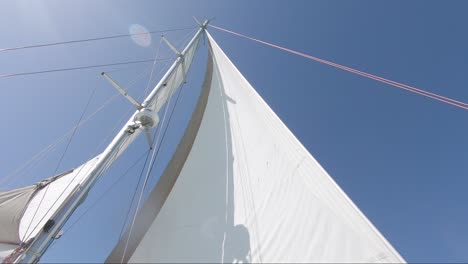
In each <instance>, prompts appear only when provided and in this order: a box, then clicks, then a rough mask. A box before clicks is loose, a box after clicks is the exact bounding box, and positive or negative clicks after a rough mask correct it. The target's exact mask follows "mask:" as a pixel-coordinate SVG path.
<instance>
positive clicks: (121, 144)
mask: <svg viewBox="0 0 468 264" xmlns="http://www.w3.org/2000/svg"><path fill="white" fill-rule="evenodd" d="M207 24H208V20H206V21H205V22H204V23H203V24H200V28H199V29H198V31H197V32H196V33H195V35H194V36H193V37H192V39H191V40H190V42H189V43H188V44H187V46H186V47H185V48H184V50H183V51H182V52H180V53H177V55H178V57H177V59H176V60H175V62H174V63H173V64H172V66H171V67H170V68H169V70H168V71H167V72H166V74H165V75H164V76H163V77H162V79H161V80H160V81H159V83H158V84H157V85H156V86H155V88H154V89H153V90H152V91H151V93H150V94H149V95H148V96H147V98H146V99H145V100H144V102H143V103H142V104H141V107H138V108H137V111H135V113H134V114H133V115H132V117H130V119H129V120H128V122H127V123H126V124H125V125H124V126H123V128H122V129H121V130H120V132H119V133H118V134H117V135H116V136H115V137H114V139H113V140H112V142H111V143H110V144H109V145H108V146H107V148H106V149H105V150H104V152H103V153H102V154H101V155H100V156H99V160H98V161H97V163H96V165H95V167H94V168H93V169H92V170H91V171H90V173H89V176H88V178H87V179H86V180H85V181H84V182H83V183H82V184H81V185H79V186H77V187H76V188H75V189H74V190H73V191H72V194H71V195H70V196H69V198H68V199H67V201H66V202H65V203H64V204H63V205H62V206H61V207H60V208H59V209H58V210H57V212H56V213H55V214H54V215H53V216H52V217H51V218H50V219H49V221H48V222H47V223H46V224H45V225H44V227H43V228H42V230H41V231H40V233H39V234H38V235H37V236H36V237H35V238H34V240H33V241H32V242H31V244H30V245H29V247H28V248H27V249H26V250H25V252H24V253H23V255H22V256H20V257H19V258H18V259H17V260H16V262H21V263H36V262H38V261H39V259H40V258H41V256H42V255H43V254H44V253H45V251H46V250H47V248H48V246H49V245H50V244H51V243H52V241H53V240H54V239H56V238H57V237H58V236H60V234H59V232H60V230H61V228H62V227H63V225H64V224H65V223H66V221H67V220H68V218H69V217H70V216H71V214H72V213H73V212H74V211H75V209H76V208H77V207H78V206H79V205H80V204H81V202H83V201H84V199H85V198H86V195H87V193H88V192H89V190H90V189H91V188H92V187H93V185H94V183H95V182H96V180H97V179H98V178H99V177H100V176H101V175H102V174H103V173H104V172H105V171H106V170H107V169H108V168H109V167H110V165H112V163H113V162H114V161H115V160H116V159H117V158H118V157H119V156H120V154H122V153H123V152H124V151H125V150H126V149H127V147H128V146H129V145H130V144H131V143H132V142H133V141H134V140H135V138H136V137H138V135H139V134H140V133H141V132H142V131H145V130H148V129H149V128H151V127H155V126H157V123H158V121H159V118H158V116H157V111H159V107H158V106H157V101H158V92H159V90H161V89H164V88H165V87H166V85H167V82H168V81H169V80H170V78H171V77H172V76H173V74H174V73H175V72H176V71H177V70H178V66H179V65H181V66H182V69H183V71H184V80H185V74H186V66H185V55H186V54H187V52H188V51H189V50H190V49H191V48H192V46H194V45H196V44H197V43H198V40H199V38H200V36H201V34H202V33H203V32H204V30H205V28H206V26H207ZM187 70H188V69H187ZM176 85H177V84H176ZM176 88H178V87H176ZM158 103H161V102H158ZM162 103H164V102H162Z"/></svg>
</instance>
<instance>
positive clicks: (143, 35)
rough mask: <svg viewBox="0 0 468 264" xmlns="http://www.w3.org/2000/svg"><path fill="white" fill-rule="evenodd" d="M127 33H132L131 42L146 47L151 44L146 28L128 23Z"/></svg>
mask: <svg viewBox="0 0 468 264" xmlns="http://www.w3.org/2000/svg"><path fill="white" fill-rule="evenodd" d="M128 31H129V33H130V34H132V36H131V38H132V40H133V42H135V43H136V44H137V45H139V46H142V47H148V46H149V45H151V34H149V32H148V30H147V29H146V28H145V27H144V26H142V25H139V24H133V25H130V27H129V29H128Z"/></svg>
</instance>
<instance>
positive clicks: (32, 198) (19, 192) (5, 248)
mask: <svg viewBox="0 0 468 264" xmlns="http://www.w3.org/2000/svg"><path fill="white" fill-rule="evenodd" d="M97 160H98V157H96V158H94V159H91V160H90V161H88V162H86V163H84V164H83V165H81V166H79V167H77V168H75V169H73V170H70V171H67V172H65V173H62V174H59V175H57V176H54V177H52V178H49V179H46V180H43V181H41V182H39V183H37V184H34V185H31V186H27V187H24V188H20V189H15V190H11V191H8V192H2V193H0V261H1V260H2V258H5V257H7V256H8V255H9V254H11V253H12V252H13V250H14V249H16V248H17V247H18V246H20V244H22V243H24V242H28V241H29V240H30V239H32V238H34V237H35V236H36V235H37V234H38V233H39V232H40V231H41V229H42V228H43V226H44V224H45V223H46V222H47V221H48V220H49V219H50V218H51V217H52V216H53V215H54V214H55V213H56V211H57V210H58V209H59V208H60V206H62V204H63V203H65V202H66V200H67V198H69V197H70V195H72V194H73V192H74V190H75V189H76V187H77V186H78V185H79V184H80V183H82V182H83V181H84V180H85V179H86V178H87V177H88V176H89V171H90V170H91V169H92V168H93V167H94V165H95V164H96V161H97Z"/></svg>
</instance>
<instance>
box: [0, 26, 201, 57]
mask: <svg viewBox="0 0 468 264" xmlns="http://www.w3.org/2000/svg"><path fill="white" fill-rule="evenodd" d="M193 28H195V27H193V26H192V27H183V28H174V29H166V30H154V31H148V32H143V33H133V34H122V35H113V36H104V37H96V38H86V39H76V40H69V41H60V42H51V43H44V44H36V45H27V46H18V47H12V48H3V49H0V52H4V51H13V50H22V49H30V48H40V47H50V46H57V45H64V44H73V43H82V42H90V41H98V40H107V39H115V38H122V37H131V36H135V35H147V34H156V33H164V32H173V31H182V30H187V29H193Z"/></svg>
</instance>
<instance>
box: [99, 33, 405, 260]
mask: <svg viewBox="0 0 468 264" xmlns="http://www.w3.org/2000/svg"><path fill="white" fill-rule="evenodd" d="M207 35H208V39H209V43H210V46H211V55H210V60H211V59H212V61H209V63H208V67H207V71H208V72H207V75H206V79H205V84H204V86H205V87H204V88H203V90H202V95H201V96H200V99H199V103H198V105H197V108H196V110H195V112H194V114H193V116H192V120H191V123H190V124H189V127H188V131H187V132H186V134H185V135H184V137H183V139H182V141H181V143H180V144H179V147H178V150H177V151H176V153H175V154H174V157H173V159H172V161H171V163H170V164H169V166H168V168H167V169H166V171H165V172H164V174H163V175H162V176H161V179H160V182H159V183H158V184H157V186H156V188H155V189H154V190H153V192H152V193H151V195H150V198H149V199H148V201H147V202H146V204H145V205H144V207H143V208H142V210H141V213H140V214H139V216H138V218H137V221H136V224H135V230H134V231H133V233H132V236H130V239H128V232H127V234H126V236H125V237H124V238H122V240H121V241H120V242H119V243H118V245H117V246H116V248H115V249H114V251H113V252H112V254H111V255H110V256H109V258H108V259H107V261H108V262H120V261H124V262H126V261H129V262H230V263H232V262H290V263H293V262H392V263H395V262H404V260H403V258H402V257H401V256H400V255H399V254H398V253H397V252H396V251H395V250H394V249H393V247H392V246H391V245H390V244H389V243H388V242H387V241H386V240H385V238H384V237H383V236H382V235H381V234H380V233H379V232H378V231H377V230H376V228H375V227H374V226H373V225H372V224H371V223H370V222H369V220H368V219H367V218H366V217H365V216H364V215H363V214H362V213H361V212H360V211H359V209H358V208H357V207H356V206H355V205H354V204H353V202H352V201H351V200H350V199H349V198H348V197H347V196H346V194H345V193H344V192H343V191H342V190H341V189H340V188H339V187H338V186H337V184H336V183H335V182H334V181H333V180H332V178H331V177H330V176H329V175H328V174H327V172H326V171H325V170H324V169H323V168H322V167H321V166H320V164H319V163H318V162H317V161H316V160H315V159H314V158H313V157H312V156H311V155H310V154H309V153H308V151H307V150H306V149H305V148H304V147H303V146H302V144H301V143H300V142H299V141H298V140H297V139H296V137H295V136H294V135H293V134H292V133H291V132H290V131H289V129H288V128H287V127H286V126H285V125H284V124H283V123H282V122H281V120H280V119H279V118H278V117H277V115H276V114H275V113H274V112H273V111H272V110H271V109H270V107H269V106H268V105H267V104H266V103H265V102H264V101H263V99H262V98H261V97H260V96H259V95H258V94H257V93H256V92H255V90H254V89H253V87H252V86H251V85H250V84H249V83H248V82H247V80H246V79H245V78H244V77H243V76H242V75H241V73H240V72H239V71H238V70H237V69H236V67H235V66H234V65H233V64H232V62H231V61H230V60H229V59H228V58H227V56H226V55H225V54H224V52H223V51H222V50H221V49H220V48H219V46H218V45H217V44H216V42H215V41H214V40H213V38H212V37H211V36H210V35H209V34H207ZM204 93H209V96H208V98H207V100H206V98H205V96H204ZM205 105H206V108H205ZM203 110H204V113H202V114H200V113H198V112H200V111H203ZM197 111H198V112H197ZM200 119H201V121H200ZM197 120H198V121H197ZM200 122H201V123H200ZM197 130H198V132H197ZM190 147H191V148H190Z"/></svg>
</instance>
